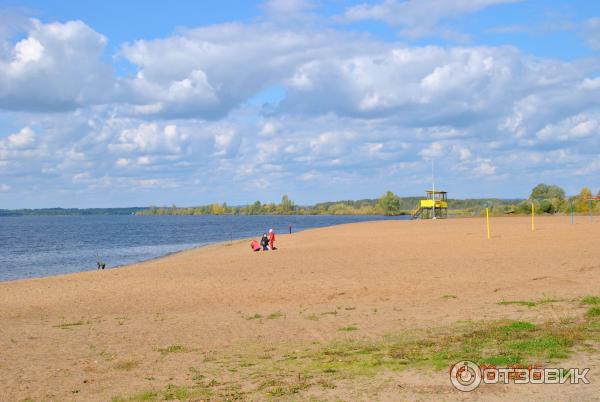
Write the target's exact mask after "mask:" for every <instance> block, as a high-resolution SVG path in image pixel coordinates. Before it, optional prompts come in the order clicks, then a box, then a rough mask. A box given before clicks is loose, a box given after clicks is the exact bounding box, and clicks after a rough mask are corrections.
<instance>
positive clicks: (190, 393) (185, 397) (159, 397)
mask: <svg viewBox="0 0 600 402" xmlns="http://www.w3.org/2000/svg"><path fill="white" fill-rule="evenodd" d="M211 395H212V392H211V391H210V389H208V388H207V387H205V386H204V385H199V384H196V385H194V386H191V387H185V386H178V385H174V384H168V385H166V386H165V388H164V389H162V390H160V391H154V390H150V391H143V392H140V393H138V394H134V395H132V396H129V397H121V396H115V397H113V398H112V402H141V401H189V400H196V399H198V400H201V399H202V398H207V399H209V398H210V396H211Z"/></svg>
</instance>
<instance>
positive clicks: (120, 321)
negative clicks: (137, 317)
mask: <svg viewBox="0 0 600 402" xmlns="http://www.w3.org/2000/svg"><path fill="white" fill-rule="evenodd" d="M115 320H117V324H119V325H123V324H125V321H127V320H128V318H127V317H115Z"/></svg>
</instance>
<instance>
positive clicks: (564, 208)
mask: <svg viewBox="0 0 600 402" xmlns="http://www.w3.org/2000/svg"><path fill="white" fill-rule="evenodd" d="M599 195H600V192H599ZM591 196H592V192H591V190H590V189H589V188H587V187H585V188H583V189H582V190H581V192H580V193H579V194H578V195H576V196H572V197H567V196H566V195H565V191H564V190H563V189H562V188H560V187H559V186H556V185H547V184H539V185H537V186H535V187H534V188H533V189H532V191H531V195H530V197H529V198H528V199H499V198H473V199H449V200H448V210H449V213H450V214H451V215H465V216H473V215H480V214H482V213H485V208H489V210H490V212H491V213H492V215H509V214H529V213H531V204H532V203H533V204H535V208H536V210H537V212H538V213H546V214H555V213H568V212H570V211H571V208H573V211H574V212H575V213H588V212H589V198H590V197H591ZM421 199H423V197H400V196H398V195H396V194H394V193H393V192H391V191H387V192H386V193H385V194H383V195H382V196H381V197H379V198H374V199H362V200H344V201H334V202H321V203H317V204H314V205H310V206H302V205H297V204H296V203H295V202H294V201H292V200H291V199H290V198H289V197H288V196H287V195H284V196H283V197H282V198H281V202H279V203H261V202H260V201H256V202H254V203H252V204H248V205H242V206H229V205H227V203H221V204H219V203H213V204H208V205H201V206H197V207H184V208H180V207H177V206H176V205H172V206H170V207H164V206H163V207H157V206H152V207H149V208H147V209H143V210H139V211H137V212H136V215H388V216H397V215H407V214H412V212H413V211H414V210H415V209H416V208H417V206H418V204H419V201H420V200H421ZM593 209H594V212H596V213H600V202H595V203H594V205H593Z"/></svg>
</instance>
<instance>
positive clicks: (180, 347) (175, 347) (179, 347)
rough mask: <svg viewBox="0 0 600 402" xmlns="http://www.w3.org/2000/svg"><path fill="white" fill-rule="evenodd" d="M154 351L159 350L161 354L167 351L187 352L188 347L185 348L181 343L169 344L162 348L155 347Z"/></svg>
mask: <svg viewBox="0 0 600 402" xmlns="http://www.w3.org/2000/svg"><path fill="white" fill-rule="evenodd" d="M156 351H157V352H160V353H162V354H167V353H184V352H189V349H188V348H186V347H185V346H183V345H169V346H167V347H164V348H157V349H156Z"/></svg>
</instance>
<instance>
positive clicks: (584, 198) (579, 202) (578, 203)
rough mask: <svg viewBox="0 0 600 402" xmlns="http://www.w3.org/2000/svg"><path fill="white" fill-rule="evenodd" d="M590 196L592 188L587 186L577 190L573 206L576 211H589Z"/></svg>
mask: <svg viewBox="0 0 600 402" xmlns="http://www.w3.org/2000/svg"><path fill="white" fill-rule="evenodd" d="M591 197H592V190H590V189H589V188H588V187H584V188H582V189H581V191H580V192H579V195H578V196H577V197H576V198H575V201H574V202H573V204H574V205H573V206H574V207H575V210H576V211H577V212H589V211H590V201H589V200H590V198H591Z"/></svg>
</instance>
